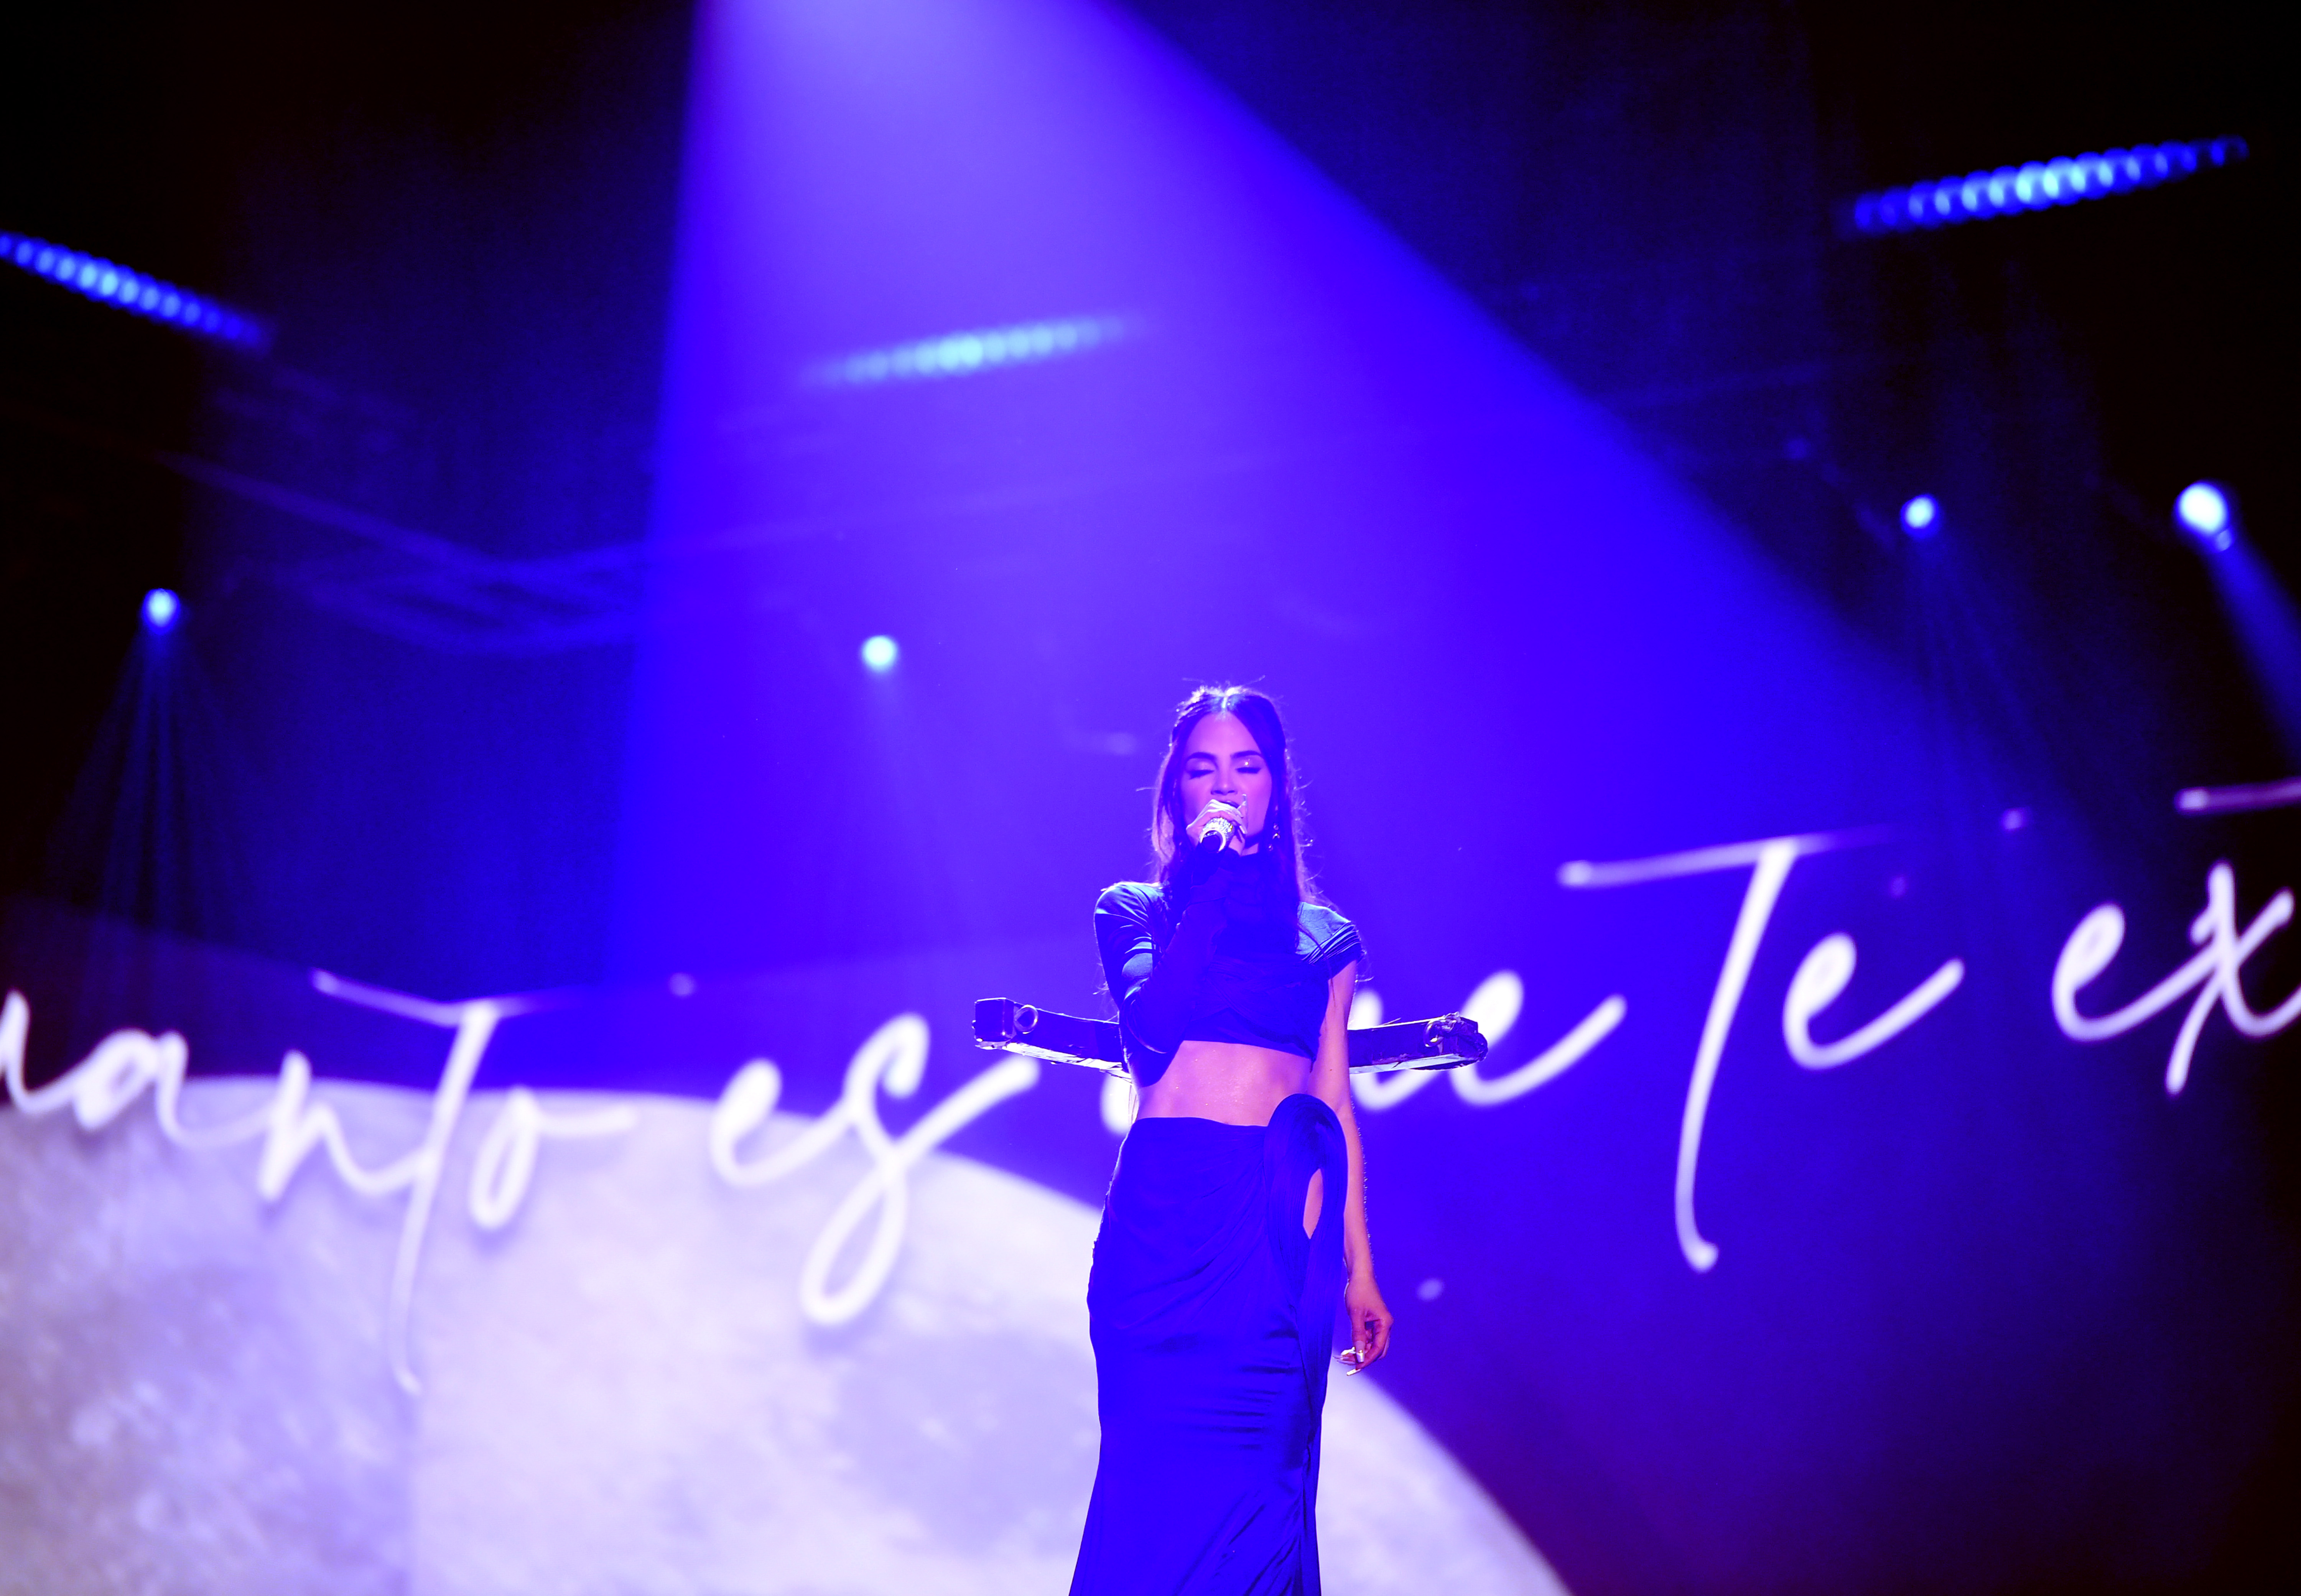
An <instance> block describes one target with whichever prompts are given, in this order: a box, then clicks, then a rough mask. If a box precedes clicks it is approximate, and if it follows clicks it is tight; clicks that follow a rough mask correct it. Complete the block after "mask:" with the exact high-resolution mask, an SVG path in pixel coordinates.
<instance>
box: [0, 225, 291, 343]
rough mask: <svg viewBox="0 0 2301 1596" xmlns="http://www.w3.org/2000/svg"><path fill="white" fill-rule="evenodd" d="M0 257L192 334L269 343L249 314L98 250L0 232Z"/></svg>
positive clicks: (219, 339) (75, 290) (220, 340)
mask: <svg viewBox="0 0 2301 1596" xmlns="http://www.w3.org/2000/svg"><path fill="white" fill-rule="evenodd" d="M0 261H6V262H7V263H10V264H11V265H14V266H19V267H21V268H22V269H23V270H25V271H27V272H30V273H31V274H32V275H33V276H35V277H45V278H46V279H47V280H49V281H50V282H52V283H55V284H56V285H58V286H59V287H62V288H70V289H71V291H72V292H73V293H75V294H79V295H81V296H83V297H87V298H89V299H93V300H95V301H96V302H97V303H98V304H100V305H112V306H113V307H115V308H117V309H120V310H124V311H126V312H128V313H130V315H136V316H142V317H144V318H145V319H146V320H147V321H153V322H163V323H165V324H166V325H168V326H170V327H173V328H176V329H177V330H180V331H183V332H188V333H190V334H192V335H193V336H194V337H196V338H207V339H209V340H210V341H212V342H213V343H219V344H224V345H227V346H229V347H232V348H235V349H243V350H246V351H247V352H248V353H250V354H255V355H261V354H262V353H264V350H265V349H267V348H269V347H271V344H272V334H271V332H270V331H269V330H267V329H266V328H265V327H264V324H263V323H262V322H258V321H257V320H256V319H255V317H253V316H250V315H247V314H244V313H241V312H239V311H236V310H233V309H232V308H231V307H230V306H229V305H221V304H219V303H217V302H216V301H215V300H213V299H211V298H209V297H206V296H205V295H204V294H195V293H193V292H192V291H191V290H190V289H189V288H178V287H177V286H176V285H175V284H173V283H170V282H162V281H161V280H159V279H158V278H156V277H147V276H146V275H145V274H144V273H143V272H134V271H130V269H129V268H128V267H126V266H122V265H120V264H118V263H114V262H112V261H107V260H105V259H104V258H103V257H102V256H100V255H86V254H83V253H81V252H80V251H79V250H77V249H66V248H65V247H63V245H61V244H51V243H49V242H48V241H47V240H46V239H45V238H26V237H25V236H24V235H23V234H21V233H4V232H0Z"/></svg>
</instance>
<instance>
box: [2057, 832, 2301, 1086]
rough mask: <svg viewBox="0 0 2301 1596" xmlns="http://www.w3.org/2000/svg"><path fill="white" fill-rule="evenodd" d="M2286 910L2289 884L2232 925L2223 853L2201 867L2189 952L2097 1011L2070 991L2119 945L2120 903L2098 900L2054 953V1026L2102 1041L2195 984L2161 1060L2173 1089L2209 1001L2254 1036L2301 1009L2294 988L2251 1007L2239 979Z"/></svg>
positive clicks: (2184, 1080) (2231, 881)
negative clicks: (2133, 993)
mask: <svg viewBox="0 0 2301 1596" xmlns="http://www.w3.org/2000/svg"><path fill="white" fill-rule="evenodd" d="M2292 918H2293V892H2292V890H2291V889H2290V888H2285V889H2281V890H2280V891H2279V892H2278V893H2277V895H2276V896H2275V897H2274V898H2271V899H2270V900H2269V902H2268V903H2267V904H2266V905H2264V906H2263V908H2262V911H2261V913H2260V914H2258V915H2255V916H2254V919H2253V923H2252V924H2251V925H2248V926H2247V927H2246V928H2245V930H2244V931H2243V932H2239V931H2238V928H2237V874H2236V873H2235V872H2234V871H2232V870H2231V869H2230V867H2229V864H2228V862H2227V861H2226V860H2224V861H2222V862H2221V863H2219V864H2216V865H2213V868H2212V869H2210V870H2208V871H2207V872H2206V873H2205V910H2204V912H2203V913H2201V914H2199V915H2198V916H2197V917H2196V919H2195V920H2194V921H2192V922H2190V924H2189V940H2190V941H2191V942H2193V943H2195V944H2196V946H2197V948H2198V952H2197V954H2196V957H2193V958H2191V959H2190V960H2188V963H2186V964H2184V965H2182V966H2181V967H2180V969H2178V970H2176V971H2174V972H2173V973H2171V975H2168V976H2167V977H2165V979H2164V980H2163V981H2161V982H2158V983H2157V984H2156V985H2155V986H2153V987H2151V988H2150V989H2149V990H2147V991H2146V992H2144V993H2142V994H2141V996H2139V997H2138V998H2136V999H2134V1000H2133V1001H2132V1002H2130V1003H2129V1004H2127V1005H2126V1006H2125V1007H2122V1008H2121V1009H2119V1010H2117V1011H2116V1012H2115V1013H2114V1014H2106V1015H2099V1016H2098V1017H2096V1016H2093V1015H2085V1014H2081V1013H2079V1010H2078V993H2079V992H2080V991H2082V990H2084V989H2085V988H2086V987H2087V986H2088V985H2090V984H2091V983H2092V982H2094V981H2095V980H2096V978H2097V977H2098V976H2100V974H2101V973H2103V972H2104V970H2107V969H2108V968H2109V966H2110V965H2111V963H2112V961H2113V960H2114V959H2115V958H2116V957H2117V954H2118V949H2119V948H2122V947H2123V946H2124V945H2125V911H2124V910H2123V909H2121V908H2119V907H2117V905H2115V904H2113V903H2104V904H2102V905H2101V906H2099V907H2096V909H2095V910H2094V911H2093V912H2092V913H2091V914H2089V915H2087V916H2086V917H2085V918H2084V919H2082V920H2080V921H2079V922H2078V924H2077V929H2076V930H2075V931H2072V932H2070V936H2069V940H2068V941H2066V942H2064V943H2063V944H2062V953H2061V957H2059V958H2057V959H2055V960H2054V1021H2055V1022H2056V1023H2057V1024H2059V1025H2060V1026H2061V1028H2062V1034H2063V1035H2064V1036H2066V1037H2068V1038H2069V1039H2070V1040H2072V1041H2083V1042H2093V1041H2105V1040H2108V1039H2109V1038H2111V1037H2113V1036H2121V1035H2123V1034H2124V1033H2125V1032H2129V1031H2130V1030H2132V1029H2133V1028H2134V1027H2135V1026H2137V1025H2139V1024H2143V1023H2145V1022H2146V1021H2148V1020H2150V1019H2152V1018H2154V1017H2155V1016H2156V1015H2158V1014H2160V1013H2162V1012H2163V1011H2164V1010H2165V1009H2167V1008H2170V1007H2172V1006H2173V1005H2174V1004H2175V1003H2177V1002H2179V1001H2180V999H2182V998H2183V997H2184V996H2186V995H2187V994H2188V991H2189V990H2190V989H2191V988H2193V987H2194V988H2196V991H2197V996H2196V1000H2195V1001H2194V1002H2192V1003H2191V1004H2190V1005H2189V1012H2188V1015H2186V1016H2185V1017H2184V1018H2183V1019H2182V1021H2181V1029H2180V1032H2178V1033H2176V1034H2175V1036H2174V1038H2173V1051H2172V1055H2171V1057H2169V1058H2168V1059H2167V1060H2166V1063H2165V1092H2166V1095H2167V1096H2169V1097H2179V1096H2180V1092H2181V1088H2182V1087H2184V1086H2186V1085H2188V1081H2189V1060H2190V1058H2191V1057H2192V1056H2194V1055H2195V1053H2196V1049H2197V1038H2198V1036H2199V1035H2200V1034H2201V1033H2202V1032H2204V1030H2205V1021H2206V1020H2207V1019H2208V1018H2210V1017H2211V1016H2212V1015H2213V1009H2214V1008H2215V1007H2220V1008H2221V1010H2222V1012H2223V1013H2224V1014H2226V1015H2229V1017H2230V1024H2232V1025H2234V1026H2236V1027H2237V1028H2238V1031H2239V1032H2242V1033H2243V1034H2245V1035H2247V1036H2250V1037H2254V1038H2256V1039H2258V1038H2261V1037H2266V1036H2274V1035H2275V1034H2276V1033H2277V1032H2280V1031H2282V1030H2284V1029H2285V1027H2286V1026H2288V1025H2290V1024H2292V1023H2293V1022H2294V1020H2295V1019H2296V1018H2297V1017H2301V989H2297V990H2295V991H2294V992H2293V993H2292V995H2291V996H2289V997H2288V998H2287V999H2286V1000H2285V1001H2284V1002H2283V1003H2282V1004H2280V1005H2279V1006H2278V1007H2276V1008H2275V1009H2273V1010H2272V1011H2271V1012H2270V1013H2268V1014H2265V1015H2262V1014H2255V1012H2254V1011H2253V1009H2252V1007H2250V1006H2249V1005H2248V1004H2247V1001H2246V996H2245V987H2244V984H2243V982H2242V981H2241V980H2240V977H2241V976H2242V975H2243V973H2244V971H2245V961H2246V960H2247V959H2249V958H2251V957H2253V956H2254V954H2255V952H2257V951H2258V950H2259V949H2260V948H2261V945H2262V944H2263V942H2265V941H2267V940H2269V938H2270V936H2271V935H2272V933H2273V932H2276V931H2278V930H2279V929H2280V927H2282V926H2284V925H2286V924H2287V923H2289V922H2290V921H2291V920H2292Z"/></svg>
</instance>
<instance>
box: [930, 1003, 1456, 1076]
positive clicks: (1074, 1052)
mask: <svg viewBox="0 0 2301 1596" xmlns="http://www.w3.org/2000/svg"><path fill="white" fill-rule="evenodd" d="M975 1046H976V1047H978V1048H992V1049H1006V1050H1007V1051H1008V1052H1010V1053H1027V1054H1029V1055H1030V1056H1031V1057H1033V1058H1045V1059H1049V1060H1051V1061H1052V1062H1054V1063H1056V1064H1079V1065H1085V1066H1086V1067H1088V1068H1089V1069H1098V1070H1105V1071H1109V1072H1110V1073H1113V1074H1118V1073H1122V1072H1124V1071H1125V1068H1126V1056H1125V1052H1124V1051H1123V1050H1122V1049H1121V1047H1120V1043H1119V1036H1118V1022H1117V1021H1116V1020H1083V1019H1081V1018H1079V1017H1078V1016H1077V1015H1067V1014H1057V1013H1056V1012H1055V1011H1054V1010H1052V1009H1050V1008H1040V1007H1035V1006H1033V1005H1032V1004H1028V1003H1018V1002H1017V1001H1016V1000H1015V999H1012V998H984V999H981V1000H980V1001H978V1002H977V1003H976V1004H975ZM1485 1056H1486V1039H1485V1035H1484V1033H1482V1032H1480V1031H1479V1030H1478V1024H1477V1021H1476V1020H1473V1019H1470V1018H1468V1017H1467V1016H1465V1015H1458V1014H1450V1015H1439V1016H1438V1017H1437V1018H1436V1019H1435V1020H1391V1021H1387V1022H1385V1024H1380V1025H1367V1026H1361V1027H1358V1028H1355V1029H1353V1030H1352V1031H1351V1074H1354V1075H1355V1074H1375V1073H1376V1072H1379V1071H1385V1070H1452V1069H1460V1068H1461V1067H1462V1066H1463V1065H1466V1064H1477V1063H1478V1062H1480V1061H1481V1060H1482V1059H1484V1058H1485Z"/></svg>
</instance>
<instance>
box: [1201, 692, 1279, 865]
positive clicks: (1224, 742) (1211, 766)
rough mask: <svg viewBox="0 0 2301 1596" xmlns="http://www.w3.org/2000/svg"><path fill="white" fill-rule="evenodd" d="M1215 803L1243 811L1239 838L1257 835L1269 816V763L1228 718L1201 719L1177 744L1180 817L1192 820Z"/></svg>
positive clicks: (1239, 725)
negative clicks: (1180, 770) (1180, 763)
mask: <svg viewBox="0 0 2301 1596" xmlns="http://www.w3.org/2000/svg"><path fill="white" fill-rule="evenodd" d="M1217 799H1220V800H1221V801H1222V802H1224V803H1226V804H1235V805H1237V806H1239V808H1241V809H1242V810H1243V811H1244V812H1245V815H1246V818H1245V822H1244V823H1243V825H1242V826H1241V828H1240V829H1241V830H1242V831H1243V832H1244V834H1245V835H1247V836H1249V837H1252V836H1257V835H1259V834H1260V832H1261V831H1262V823H1263V822H1264V821H1265V820H1267V819H1268V817H1269V815H1270V761H1268V759H1265V758H1264V757H1263V756H1262V750H1261V749H1260V748H1257V747H1256V746H1255V741H1254V734H1253V733H1252V732H1251V731H1248V730H1247V729H1246V725H1245V723H1243V721H1241V720H1240V719H1239V718H1238V717H1237V716H1236V715H1234V714H1210V715H1209V716H1207V717H1206V718H1205V719H1204V720H1202V721H1201V722H1200V723H1198V724H1197V725H1195V726H1193V727H1192V728H1191V736H1190V740H1188V741H1187V742H1185V743H1184V745H1183V818H1184V820H1186V821H1187V820H1194V819H1196V818H1197V817H1198V815H1200V814H1201V812H1202V811H1203V810H1204V809H1205V808H1206V806H1208V805H1209V804H1210V803H1213V802H1215V801H1216V800H1217Z"/></svg>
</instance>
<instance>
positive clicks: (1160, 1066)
mask: <svg viewBox="0 0 2301 1596" xmlns="http://www.w3.org/2000/svg"><path fill="white" fill-rule="evenodd" d="M1189 896H1190V898H1192V901H1191V902H1190V906H1189V907H1187V908H1185V909H1184V910H1183V912H1182V913H1180V914H1179V915H1178V914H1176V911H1175V909H1174V907H1173V906H1174V904H1175V903H1176V901H1179V900H1182V898H1184V894H1181V893H1178V892H1176V891H1174V890H1170V889H1167V888H1162V887H1159V886H1156V885H1153V884H1151V883H1148V882H1119V883H1118V884H1117V886H1115V887H1107V888H1105V889H1104V890H1103V893H1102V896H1101V898H1099V899H1097V900H1096V902H1095V906H1094V936H1095V942H1096V944H1097V946H1098V947H1099V948H1100V950H1101V953H1102V971H1103V975H1104V977H1105V978H1106V979H1107V980H1108V981H1109V983H1110V995H1111V997H1112V999H1114V1000H1115V1001H1116V1002H1117V1005H1118V1018H1119V1025H1120V1028H1121V1031H1122V1033H1123V1035H1124V1037H1125V1046H1126V1059H1127V1062H1128V1063H1129V1064H1130V1065H1134V1068H1135V1070H1136V1073H1137V1074H1141V1075H1142V1077H1143V1078H1144V1079H1146V1080H1152V1081H1155V1080H1157V1079H1158V1078H1159V1075H1161V1074H1165V1072H1166V1068H1167V1063H1168V1061H1169V1060H1171V1059H1172V1058H1173V1057H1174V1056H1175V1050H1176V1049H1177V1048H1179V1047H1180V1046H1181V1045H1182V1044H1183V1043H1184V1042H1185V1041H1224V1042H1245V1043H1248V1044H1250V1045H1251V1046H1253V1047H1258V1048H1275V1049H1277V1050H1278V1051H1280V1052H1282V1053H1293V1054H1295V1055H1298V1056H1299V1057H1303V1058H1315V1057H1318V1028H1319V1026H1320V1025H1321V1024H1323V1023H1324V1022H1325V1020H1326V995H1327V990H1328V987H1327V983H1328V982H1330V981H1332V980H1333V978H1334V975H1335V972H1336V971H1337V970H1340V969H1342V968H1343V966H1344V965H1348V964H1350V963H1351V962H1352V961H1353V960H1357V959H1361V958H1363V957H1365V950H1364V948H1363V946H1362V944H1361V943H1360V940H1359V933H1358V928H1357V927H1356V926H1354V925H1352V924H1351V923H1350V922H1349V921H1348V920H1345V919H1344V918H1343V916H1342V915H1338V914H1336V913H1335V911H1334V910H1332V909H1330V908H1328V907H1326V906H1325V905H1324V904H1317V903H1300V904H1296V905H1294V906H1293V909H1294V912H1293V915H1291V916H1290V915H1288V914H1287V912H1286V911H1287V907H1288V906H1287V904H1286V902H1285V896H1284V892H1283V891H1282V890H1281V888H1280V884H1279V881H1278V871H1277V856H1276V855H1275V854H1271V853H1268V852H1264V853H1257V854H1237V853H1226V854H1224V855H1223V856H1222V862H1221V864H1220V865H1218V866H1217V869H1216V871H1215V875H1214V879H1213V880H1212V881H1210V882H1208V883H1206V884H1205V885H1204V886H1202V887H1201V888H1199V889H1197V890H1196V891H1195V892H1194V893H1192V894H1190V895H1189ZM1290 920H1291V921H1292V925H1291V926H1290V925H1289V921H1290ZM1290 931H1291V932H1292V934H1289V932H1290Z"/></svg>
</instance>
